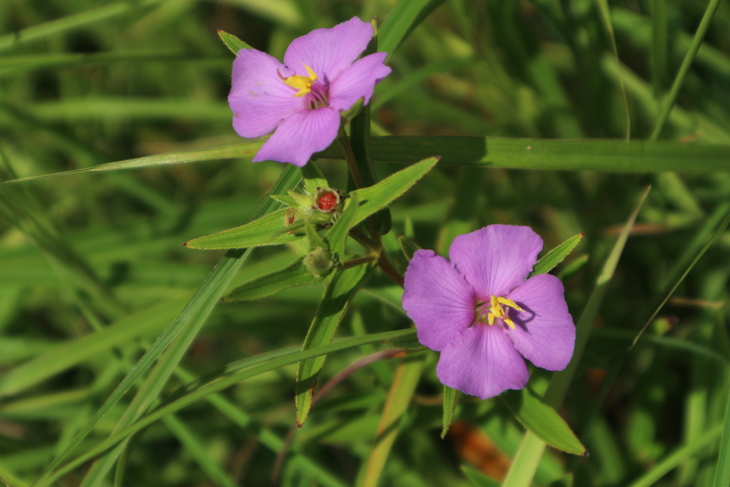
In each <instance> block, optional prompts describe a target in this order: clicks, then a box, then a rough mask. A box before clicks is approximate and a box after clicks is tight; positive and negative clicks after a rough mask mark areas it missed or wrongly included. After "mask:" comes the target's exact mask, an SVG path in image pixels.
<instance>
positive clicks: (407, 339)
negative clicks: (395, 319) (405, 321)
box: [386, 302, 426, 350]
mask: <svg viewBox="0 0 730 487" xmlns="http://www.w3.org/2000/svg"><path fill="white" fill-rule="evenodd" d="M398 309H399V310H400V311H401V312H402V313H404V314H405V312H404V311H403V308H401V307H400V302H399V303H398ZM386 345H388V346H389V347H390V348H402V349H404V350H425V349H426V346H425V345H421V342H419V341H418V336H417V335H416V334H413V335H406V336H404V337H397V338H393V339H392V340H388V341H387V342H386Z"/></svg>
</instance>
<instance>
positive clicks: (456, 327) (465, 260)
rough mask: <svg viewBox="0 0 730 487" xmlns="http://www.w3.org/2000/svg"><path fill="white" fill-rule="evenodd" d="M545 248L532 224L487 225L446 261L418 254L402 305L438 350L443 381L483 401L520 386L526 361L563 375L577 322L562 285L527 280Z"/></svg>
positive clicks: (544, 278)
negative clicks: (571, 314)
mask: <svg viewBox="0 0 730 487" xmlns="http://www.w3.org/2000/svg"><path fill="white" fill-rule="evenodd" d="M541 249H542V239H541V238H540V237H539V236H538V235H537V234H536V233H535V232H533V231H532V229H531V228H530V227H521V226H510V225H489V226H487V227H484V228H482V229H480V230H477V231H475V232H472V233H468V234H465V235H460V236H458V237H456V239H455V240H454V242H453V244H452V245H451V248H450V249H449V259H450V261H449V260H447V259H445V258H444V257H441V256H439V255H436V254H435V253H434V252H433V251H430V250H419V251H417V252H416V254H415V255H414V256H413V259H412V260H411V262H410V264H409V266H408V270H407V271H406V275H405V292H404V294H403V308H404V309H405V310H406V312H407V313H408V316H409V317H410V318H411V319H412V320H413V321H414V323H415V324H416V329H417V332H418V340H419V341H420V342H421V343H422V344H423V345H425V346H427V347H428V348H430V349H432V350H436V351H439V352H441V356H440V358H439V362H438V365H437V367H436V374H437V376H438V378H439V380H440V381H441V382H442V383H443V384H445V385H447V386H449V387H453V388H455V389H459V390H460V391H462V392H465V393H466V394H470V395H473V396H478V397H480V398H482V399H486V398H488V397H493V396H496V395H498V394H501V393H502V392H504V391H505V390H507V389H522V388H523V387H525V384H527V380H528V379H529V372H528V370H527V365H526V364H525V361H524V359H523V357H524V358H526V359H527V360H529V361H530V362H532V363H533V364H535V365H536V366H538V367H541V368H543V369H547V370H562V369H564V368H565V367H566V366H567V365H568V363H569V362H570V359H571V357H572V356H573V348H574V346H575V325H573V319H572V317H571V316H570V313H569V312H568V306H567V304H566V303H565V297H564V289H563V285H562V283H561V282H560V280H559V279H558V278H557V277H555V276H552V275H549V274H540V275H536V276H533V277H531V278H529V279H527V280H525V278H527V276H528V275H529V274H530V272H531V271H532V268H533V266H534V265H535V263H536V262H537V255H538V253H540V250H541Z"/></svg>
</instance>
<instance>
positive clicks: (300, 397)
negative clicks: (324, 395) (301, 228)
mask: <svg viewBox="0 0 730 487" xmlns="http://www.w3.org/2000/svg"><path fill="white" fill-rule="evenodd" d="M371 270H372V266H371V265H359V266H356V267H351V268H349V269H345V270H344V271H339V272H337V273H336V274H335V275H334V277H333V278H332V280H331V281H330V283H329V285H328V286H327V289H326V290H325V292H324V295H323V296H322V301H321V302H320V303H319V306H318V307H317V312H316V314H315V315H314V320H312V324H311V325H310V327H309V331H308V332H307V336H306V338H305V339H304V343H303V344H302V350H303V351H307V350H309V349H311V348H317V347H321V346H323V345H325V344H327V343H330V342H331V341H332V338H333V337H334V336H335V331H337V327H338V326H339V324H340V322H341V321H342V318H343V316H344V315H345V311H346V310H347V306H348V305H349V304H350V301H351V300H352V298H353V297H355V294H356V293H357V291H358V290H359V289H360V287H361V286H362V285H363V283H364V282H365V279H366V278H367V276H368V275H369V274H370V271H371ZM324 360H325V356H318V357H315V358H312V359H309V360H304V361H302V362H300V363H299V369H298V370H297V383H296V396H295V403H296V407H297V424H298V425H299V426H301V425H302V424H304V421H305V420H306V419H307V415H308V414H309V410H310V408H311V407H312V397H313V395H314V389H315V387H316V386H317V379H318V378H319V372H320V371H321V370H322V366H323V365H324Z"/></svg>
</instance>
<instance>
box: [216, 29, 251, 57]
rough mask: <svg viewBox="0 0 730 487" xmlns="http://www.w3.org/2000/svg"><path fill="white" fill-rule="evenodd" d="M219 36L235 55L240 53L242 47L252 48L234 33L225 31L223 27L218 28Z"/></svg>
mask: <svg viewBox="0 0 730 487" xmlns="http://www.w3.org/2000/svg"><path fill="white" fill-rule="evenodd" d="M218 37H220V38H221V41H223V44H225V45H226V47H227V48H228V49H229V50H230V51H231V52H232V53H233V54H234V55H236V54H238V51H240V50H241V49H251V46H249V45H248V44H246V43H245V42H243V41H242V40H241V39H239V38H238V37H236V36H234V35H233V34H229V33H228V32H226V31H224V30H223V29H218Z"/></svg>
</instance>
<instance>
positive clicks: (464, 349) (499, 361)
mask: <svg viewBox="0 0 730 487" xmlns="http://www.w3.org/2000/svg"><path fill="white" fill-rule="evenodd" d="M436 375H437V376H438V378H439V380H440V381H441V382H442V383H443V384H444V385H447V386H449V387H452V388H454V389H458V390H460V391H461V392H464V393H466V394H469V395H472V396H477V397H480V398H482V399H487V398H489V397H494V396H496V395H499V394H501V393H502V392H504V391H506V390H507V389H522V388H524V387H525V384H527V380H528V379H529V378H530V374H529V372H528V370H527V365H526V364H525V361H524V360H523V359H522V357H521V356H520V354H519V353H517V351H516V350H515V347H514V345H512V342H511V341H510V339H509V338H508V337H507V335H505V334H504V332H503V330H502V329H501V328H499V327H498V326H496V325H494V326H489V325H485V324H476V325H474V326H472V327H471V328H467V329H466V330H463V331H462V332H461V333H459V335H458V336H457V337H455V339H454V340H452V341H451V342H450V343H449V344H448V345H447V346H446V347H445V348H444V349H443V350H442V351H441V357H440V358H439V362H438V365H437V366H436Z"/></svg>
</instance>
